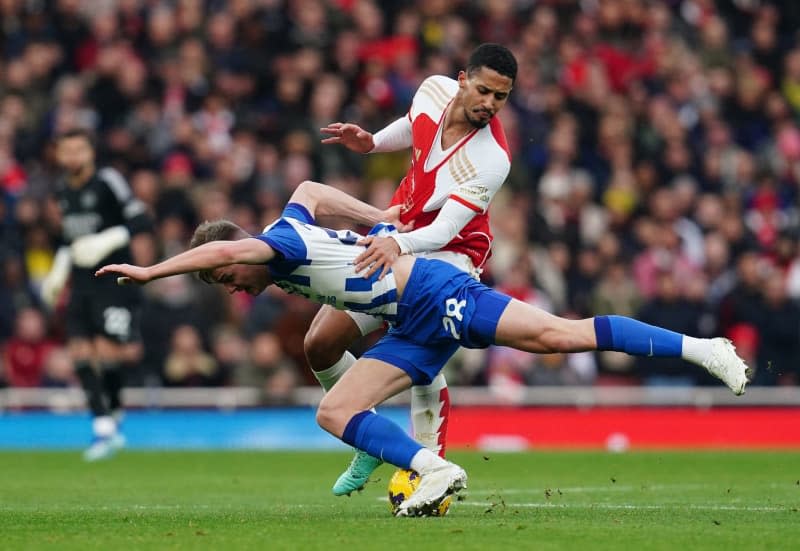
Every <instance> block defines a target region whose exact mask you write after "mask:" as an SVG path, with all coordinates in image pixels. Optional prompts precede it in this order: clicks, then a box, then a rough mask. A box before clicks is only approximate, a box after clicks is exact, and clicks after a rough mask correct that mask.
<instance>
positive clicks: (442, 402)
mask: <svg viewBox="0 0 800 551" xmlns="http://www.w3.org/2000/svg"><path fill="white" fill-rule="evenodd" d="M449 416H450V391H449V390H448V388H447V381H446V380H445V378H444V375H443V374H442V373H439V374H438V375H437V376H436V378H435V379H433V382H431V384H429V385H414V386H413V387H411V429H412V430H413V431H414V439H415V440H416V441H417V442H419V443H421V444H422V445H423V446H425V447H426V448H428V449H429V450H433V451H434V452H436V453H438V454H439V456H440V457H444V456H445V448H446V445H447V421H448V418H449Z"/></svg>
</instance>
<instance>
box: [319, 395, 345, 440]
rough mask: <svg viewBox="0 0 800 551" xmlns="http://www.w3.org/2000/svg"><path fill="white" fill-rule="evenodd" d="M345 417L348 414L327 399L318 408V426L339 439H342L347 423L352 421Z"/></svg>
mask: <svg viewBox="0 0 800 551" xmlns="http://www.w3.org/2000/svg"><path fill="white" fill-rule="evenodd" d="M326 397H327V395H326ZM345 417H347V413H346V412H345V411H344V410H343V409H342V408H339V407H336V405H335V404H333V403H331V401H330V400H326V399H325V398H323V399H322V401H321V402H320V404H319V407H318V408H317V424H318V425H319V426H320V427H322V428H323V429H325V430H326V431H328V432H329V433H331V434H333V435H334V436H336V437H338V438H341V437H342V435H343V434H344V429H345V427H346V426H347V422H348V421H349V420H350V419H349V418H347V419H345Z"/></svg>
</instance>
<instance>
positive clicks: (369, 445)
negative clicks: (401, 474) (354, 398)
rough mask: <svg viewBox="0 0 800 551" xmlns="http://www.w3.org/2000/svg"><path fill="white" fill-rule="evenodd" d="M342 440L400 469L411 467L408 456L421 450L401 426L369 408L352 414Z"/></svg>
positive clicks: (411, 456) (410, 456)
mask: <svg viewBox="0 0 800 551" xmlns="http://www.w3.org/2000/svg"><path fill="white" fill-rule="evenodd" d="M342 440H343V441H344V442H346V443H347V444H350V445H351V446H353V447H355V448H358V449H359V450H362V451H365V452H367V453H368V454H370V455H371V456H373V457H378V458H380V459H383V460H384V461H386V462H388V463H391V464H392V465H395V466H397V467H402V468H403V469H410V468H411V459H412V458H413V457H414V456H415V455H416V454H417V452H418V451H419V450H421V449H422V445H420V444H419V443H418V442H417V441H415V440H414V439H413V438H411V437H410V436H409V435H408V434H406V432H405V431H404V430H403V429H401V428H400V427H398V426H397V425H396V424H394V423H393V422H391V421H390V420H389V419H387V418H386V417H381V416H380V415H378V414H376V413H372V412H371V411H362V412H361V413H357V414H355V415H354V416H353V418H352V419H350V421H348V423H347V426H346V427H345V429H344V434H343V435H342Z"/></svg>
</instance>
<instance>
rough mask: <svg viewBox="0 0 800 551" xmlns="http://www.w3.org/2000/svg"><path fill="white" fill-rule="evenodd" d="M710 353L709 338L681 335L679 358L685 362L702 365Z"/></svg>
mask: <svg viewBox="0 0 800 551" xmlns="http://www.w3.org/2000/svg"><path fill="white" fill-rule="evenodd" d="M710 355H711V339H698V338H695V337H689V336H687V335H684V336H683V341H682V343H681V358H683V359H684V360H686V361H687V362H692V363H693V364H696V365H699V366H702V365H703V363H704V362H705V361H706V360H707V359H708V357H709V356H710Z"/></svg>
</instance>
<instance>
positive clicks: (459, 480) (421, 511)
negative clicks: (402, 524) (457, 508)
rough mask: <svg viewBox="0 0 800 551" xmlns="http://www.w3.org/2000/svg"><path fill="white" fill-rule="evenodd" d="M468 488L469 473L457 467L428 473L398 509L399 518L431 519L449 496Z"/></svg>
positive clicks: (443, 467) (453, 465)
mask: <svg viewBox="0 0 800 551" xmlns="http://www.w3.org/2000/svg"><path fill="white" fill-rule="evenodd" d="M466 487H467V473H466V472H465V471H464V469H462V468H461V467H459V466H458V465H456V464H455V463H450V462H448V463H447V464H446V465H444V466H442V467H439V468H437V469H433V470H431V471H428V472H426V473H424V474H423V475H422V477H421V478H420V482H419V486H417V489H416V490H415V491H414V493H413V494H411V497H409V498H408V499H407V500H405V501H404V502H403V503H401V504H400V507H398V508H397V512H396V513H395V516H398V517H429V516H433V514H434V513H435V512H436V511H437V510H438V509H439V504H440V503H441V502H442V501H443V500H444V499H445V498H446V497H447V496H449V495H452V494H455V493H457V492H459V491H461V490H463V489H464V488H466Z"/></svg>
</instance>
